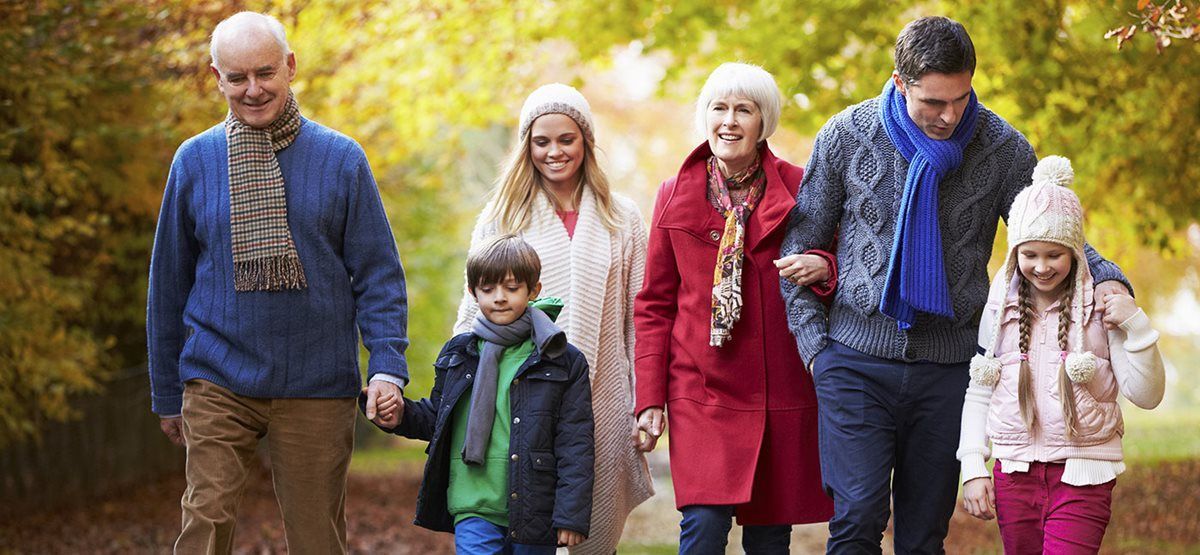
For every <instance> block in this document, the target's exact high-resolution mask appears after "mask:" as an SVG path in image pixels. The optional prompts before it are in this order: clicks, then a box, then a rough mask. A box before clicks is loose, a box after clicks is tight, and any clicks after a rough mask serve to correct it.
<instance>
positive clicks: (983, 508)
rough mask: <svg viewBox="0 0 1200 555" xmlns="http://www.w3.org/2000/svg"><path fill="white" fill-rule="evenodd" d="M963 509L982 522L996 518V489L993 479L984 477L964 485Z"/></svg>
mask: <svg viewBox="0 0 1200 555" xmlns="http://www.w3.org/2000/svg"><path fill="white" fill-rule="evenodd" d="M963 507H964V508H965V509H967V512H968V513H971V516H973V517H975V518H978V519H980V520H991V519H993V518H996V489H995V486H993V485H992V479H991V478H989V477H986V476H984V477H982V478H975V479H973V480H970V481H968V482H967V483H966V484H963Z"/></svg>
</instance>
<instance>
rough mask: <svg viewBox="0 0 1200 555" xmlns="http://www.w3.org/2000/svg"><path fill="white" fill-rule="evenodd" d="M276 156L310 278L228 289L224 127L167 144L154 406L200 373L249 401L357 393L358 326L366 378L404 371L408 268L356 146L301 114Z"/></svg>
mask: <svg viewBox="0 0 1200 555" xmlns="http://www.w3.org/2000/svg"><path fill="white" fill-rule="evenodd" d="M277 156H278V158H279V167H280V170H281V171H282V172H283V179H284V182H285V183H286V188H287V207H288V228H289V229H290V230H291V233H292V238H293V240H294V241H295V243H296V249H297V250H298V252H299V255H300V261H301V263H302V264H303V265H304V274H305V277H306V278H307V280H308V287H307V288H306V289H302V290H289V291H278V292H264V291H255V292H243V293H238V292H236V291H234V287H233V254H232V250H231V248H230V229H229V170H228V148H227V143H226V140H225V127H224V124H218V125H216V126H214V127H213V128H211V129H209V130H207V131H205V132H204V133H201V134H200V135H197V136H195V137H192V138H191V139H188V140H187V141H186V142H184V143H183V145H181V146H180V147H179V150H178V151H177V152H176V153H175V160H174V161H173V162H172V163H171V173H170V176H169V177H168V178H167V186H166V190H165V191H164V193H163V203H162V211H161V213H160V214H159V219H158V230H157V232H156V234H155V238H154V251H153V254H152V255H151V258H150V290H149V294H148V309H147V317H146V333H147V337H148V343H149V367H150V386H151V407H152V409H153V410H154V412H156V413H158V414H160V415H164V416H170V415H177V414H180V409H181V406H182V402H183V383H184V382H185V381H187V380H191V379H197V378H198V379H204V380H208V381H210V382H212V383H214V384H217V385H219V386H222V387H225V388H228V389H230V390H231V391H233V392H234V393H237V394H239V395H244V396H247V397H259V398H287V397H315V398H332V397H354V396H356V395H357V394H358V391H359V388H360V387H361V378H360V376H359V370H358V354H359V349H358V334H359V333H361V335H362V339H363V343H364V344H365V345H366V347H367V349H368V350H369V351H370V364H369V368H368V374H369V375H374V374H376V373H379V372H382V373H385V374H390V375H392V376H395V377H396V378H399V379H400V380H402V381H404V382H407V380H408V368H407V363H406V361H405V358H404V351H405V349H406V348H407V347H408V337H407V321H408V317H407V311H408V309H407V294H406V292H405V285H404V270H403V269H402V268H401V266H400V258H399V255H398V254H397V252H396V243H395V240H394V239H393V237H392V230H391V227H390V226H389V225H388V221H387V216H386V214H385V213H384V210H383V203H382V201H381V200H380V198H379V191H378V189H377V188H376V186H375V179H374V177H373V176H372V175H371V168H370V166H369V165H368V164H367V157H366V154H365V153H364V152H363V150H362V147H360V146H359V145H358V144H357V143H356V142H354V141H353V140H352V139H350V138H349V137H346V136H345V135H342V134H341V133H338V132H336V131H333V130H331V129H329V128H327V127H324V126H322V125H320V124H318V123H316V122H313V121H310V120H307V119H306V120H304V121H303V124H302V126H301V128H300V134H299V136H298V137H297V138H296V142H295V143H293V144H292V145H291V146H289V147H287V148H285V149H283V150H281V151H279V152H278V153H277ZM355 324H357V327H358V330H357V331H358V333H356V331H355Z"/></svg>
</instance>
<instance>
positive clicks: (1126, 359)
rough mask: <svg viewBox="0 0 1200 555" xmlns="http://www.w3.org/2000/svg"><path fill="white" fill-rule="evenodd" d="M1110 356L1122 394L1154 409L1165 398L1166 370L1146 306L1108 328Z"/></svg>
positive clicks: (1145, 406)
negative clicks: (1145, 310)
mask: <svg viewBox="0 0 1200 555" xmlns="http://www.w3.org/2000/svg"><path fill="white" fill-rule="evenodd" d="M1108 358H1109V362H1110V363H1111V364H1112V370H1113V375H1114V376H1116V378H1117V387H1118V388H1119V389H1120V390H1121V394H1122V395H1124V396H1125V398H1126V399H1129V400H1130V401H1132V402H1133V404H1135V405H1137V406H1139V407H1141V408H1144V409H1152V408H1154V407H1157V406H1158V404H1159V403H1160V402H1162V399H1163V393H1164V391H1165V390H1166V372H1165V371H1164V368H1163V359H1162V354H1161V353H1160V352H1159V350H1158V331H1156V330H1155V329H1154V328H1152V327H1151V326H1150V318H1149V317H1148V316H1146V313H1145V312H1144V311H1142V309H1140V308H1139V309H1138V311H1137V313H1135V314H1134V315H1133V316H1130V317H1129V319H1128V320H1125V321H1124V322H1121V325H1120V326H1118V329H1116V330H1109V331H1108Z"/></svg>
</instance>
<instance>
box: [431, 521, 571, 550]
mask: <svg viewBox="0 0 1200 555" xmlns="http://www.w3.org/2000/svg"><path fill="white" fill-rule="evenodd" d="M554 551H555V547H554V546H553V545H528V544H523V543H512V542H510V541H508V528H506V527H504V526H497V525H495V524H492V523H491V522H488V521H486V520H484V519H482V518H478V517H471V518H467V519H463V520H462V521H461V522H459V523H458V524H455V525H454V552H455V553H462V554H468V555H499V554H503V555H552V554H553V553H554Z"/></svg>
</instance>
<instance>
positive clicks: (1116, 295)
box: [1094, 280, 1138, 330]
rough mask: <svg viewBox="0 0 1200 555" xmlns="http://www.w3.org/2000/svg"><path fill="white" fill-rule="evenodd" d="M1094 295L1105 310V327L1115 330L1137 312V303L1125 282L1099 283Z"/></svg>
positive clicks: (1110, 281)
mask: <svg viewBox="0 0 1200 555" xmlns="http://www.w3.org/2000/svg"><path fill="white" fill-rule="evenodd" d="M1094 295H1095V298H1096V301H1097V303H1096V304H1097V305H1098V306H1099V308H1100V309H1102V310H1103V311H1104V327H1105V328H1108V329H1110V330H1115V329H1117V326H1119V325H1121V322H1124V321H1125V320H1128V319H1129V318H1130V317H1131V316H1133V315H1134V314H1137V310H1138V307H1137V303H1135V302H1134V301H1133V297H1131V296H1130V295H1129V289H1128V288H1126V287H1125V284H1124V283H1121V282H1119V281H1115V280H1109V281H1104V282H1101V283H1098V284H1097V285H1096V291H1095V293H1094Z"/></svg>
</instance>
